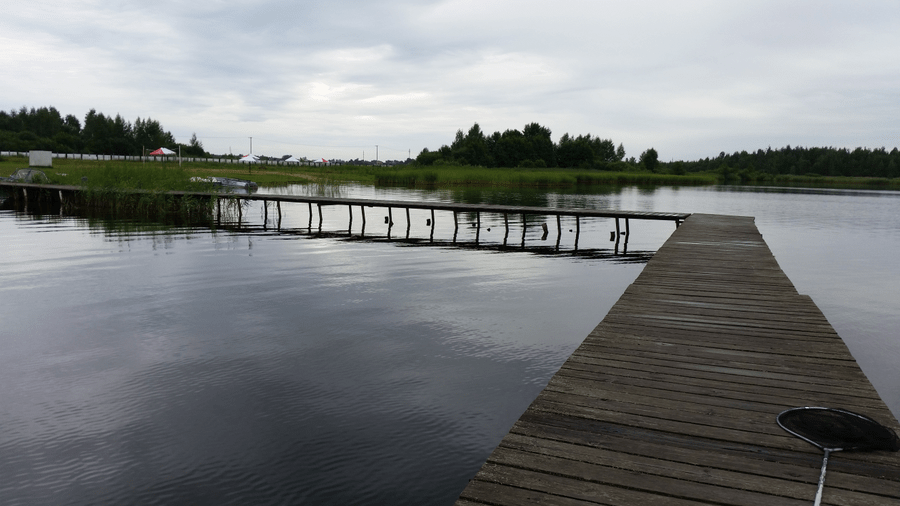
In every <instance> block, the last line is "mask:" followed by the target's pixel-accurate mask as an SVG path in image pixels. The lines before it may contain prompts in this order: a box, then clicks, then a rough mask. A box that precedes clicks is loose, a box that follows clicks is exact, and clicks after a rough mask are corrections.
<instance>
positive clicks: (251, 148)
mask: <svg viewBox="0 0 900 506" xmlns="http://www.w3.org/2000/svg"><path fill="white" fill-rule="evenodd" d="M247 154H249V155H252V154H253V137H250V152H249V153H247Z"/></svg>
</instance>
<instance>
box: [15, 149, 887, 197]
mask: <svg viewBox="0 0 900 506" xmlns="http://www.w3.org/2000/svg"><path fill="white" fill-rule="evenodd" d="M27 166H28V159H27V158H25V157H18V158H15V157H13V158H6V159H3V160H0V176H6V175H9V174H12V173H13V172H14V171H15V170H16V169H18V168H23V167H27ZM43 170H44V172H46V173H47V175H48V177H49V179H50V182H51V183H55V184H68V185H76V186H89V187H93V188H118V189H143V190H149V191H166V190H185V191H206V190H208V188H207V187H204V186H203V185H201V184H198V183H192V182H191V181H190V178H191V177H193V176H220V177H232V178H239V179H249V180H252V181H255V182H256V183H257V184H259V185H262V186H277V185H284V184H307V183H319V184H321V183H349V182H354V183H360V184H367V185H376V186H404V187H458V186H498V187H508V188H576V187H579V186H591V185H661V186H665V185H711V184H722V183H723V181H726V180H727V183H728V184H751V185H753V184H759V185H783V186H813V187H818V188H884V189H890V190H900V178H895V179H886V178H866V177H858V178H854V177H827V176H815V175H802V176H801V175H778V176H774V177H773V176H771V175H767V174H762V173H752V174H743V173H740V172H733V171H732V172H729V173H728V174H722V173H718V172H715V173H690V174H686V175H676V174H666V173H653V172H646V171H641V170H634V171H626V172H610V171H601V170H588V169H538V168H512V169H509V168H484V167H469V166H459V165H448V166H428V167H414V166H403V167H376V166H356V165H326V166H318V167H315V166H313V167H310V166H276V165H268V166H267V165H259V164H248V165H244V164H240V165H238V164H235V165H230V164H221V163H216V162H189V163H184V164H183V165H182V166H179V165H178V163H177V161H175V160H170V161H165V162H146V163H141V162H130V161H129V162H125V161H113V162H110V161H96V160H67V159H54V160H53V167H52V168H48V169H43Z"/></svg>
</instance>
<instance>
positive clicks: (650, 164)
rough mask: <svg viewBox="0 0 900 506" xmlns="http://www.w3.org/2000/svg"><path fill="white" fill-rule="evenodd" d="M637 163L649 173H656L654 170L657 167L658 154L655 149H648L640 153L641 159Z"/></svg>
mask: <svg viewBox="0 0 900 506" xmlns="http://www.w3.org/2000/svg"><path fill="white" fill-rule="evenodd" d="M638 163H640V164H641V165H643V166H644V168H645V169H647V170H649V171H650V172H656V169H657V168H658V167H659V154H658V153H657V152H656V150H655V149H653V148H650V149H648V150H647V151H644V152H643V153H641V158H640V161H639V162H638Z"/></svg>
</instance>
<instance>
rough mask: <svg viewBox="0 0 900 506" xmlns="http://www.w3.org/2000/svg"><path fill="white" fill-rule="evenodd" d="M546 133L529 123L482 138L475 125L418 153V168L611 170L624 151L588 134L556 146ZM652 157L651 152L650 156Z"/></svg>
mask: <svg viewBox="0 0 900 506" xmlns="http://www.w3.org/2000/svg"><path fill="white" fill-rule="evenodd" d="M550 134H551V132H550V129H549V128H547V127H545V126H541V125H540V124H538V123H529V124H527V125H525V128H523V129H522V130H521V131H519V130H506V131H505V132H503V133H500V132H494V133H493V134H491V135H485V133H484V132H482V131H481V127H480V126H478V123H475V124H474V125H472V128H470V129H469V131H468V132H467V133H463V131H462V130H457V132H456V137H455V138H454V139H453V142H452V143H451V144H450V145H449V146H447V145H444V146H441V147H440V149H438V150H436V151H429V150H428V148H425V149H423V150H422V152H421V153H419V156H417V157H416V163H418V164H419V165H434V164H440V165H447V164H449V165H454V164H457V165H474V166H482V167H580V168H596V169H615V168H616V166H617V164H620V163H623V159H624V158H625V148H624V147H623V146H622V144H621V143H620V144H619V146H618V147H616V145H615V144H614V143H613V141H612V140H610V139H601V138H600V137H594V136H592V135H591V134H587V135H578V136H576V137H573V136H571V135H569V134H568V133H566V134H564V135H563V136H562V137H561V138H560V139H559V142H558V143H554V142H553V140H552V139H551V138H550ZM654 153H655V152H654Z"/></svg>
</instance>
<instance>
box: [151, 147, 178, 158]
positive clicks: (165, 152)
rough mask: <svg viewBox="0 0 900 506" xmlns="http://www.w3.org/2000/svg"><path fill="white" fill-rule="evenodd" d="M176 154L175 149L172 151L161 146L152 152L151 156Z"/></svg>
mask: <svg viewBox="0 0 900 506" xmlns="http://www.w3.org/2000/svg"><path fill="white" fill-rule="evenodd" d="M174 154H175V152H174V151H172V150H171V149H166V148H159V149H157V150H156V151H151V152H150V155H151V156H160V155H174Z"/></svg>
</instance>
